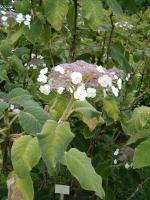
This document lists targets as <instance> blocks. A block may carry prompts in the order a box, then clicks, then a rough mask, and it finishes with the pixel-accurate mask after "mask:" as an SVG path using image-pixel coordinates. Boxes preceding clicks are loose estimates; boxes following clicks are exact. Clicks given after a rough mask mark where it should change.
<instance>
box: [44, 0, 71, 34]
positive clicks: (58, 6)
mask: <svg viewBox="0 0 150 200" xmlns="http://www.w3.org/2000/svg"><path fill="white" fill-rule="evenodd" d="M43 7H44V11H45V15H46V16H47V20H48V22H49V23H50V24H51V25H52V27H53V28H54V29H56V30H57V31H59V30H60V29H61V27H62V23H63V20H64V17H65V16H66V15H67V12H68V1H67V0H61V1H60V0H55V1H54V0H43Z"/></svg>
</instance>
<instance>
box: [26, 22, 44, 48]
mask: <svg viewBox="0 0 150 200" xmlns="http://www.w3.org/2000/svg"><path fill="white" fill-rule="evenodd" d="M42 30H43V25H42V23H41V21H40V20H36V21H34V22H33V23H32V24H31V27H30V29H29V28H28V27H24V36H25V37H26V39H27V40H29V41H30V42H31V43H32V44H34V43H36V42H38V41H39V39H40V37H41V34H42Z"/></svg>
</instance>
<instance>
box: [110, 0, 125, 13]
mask: <svg viewBox="0 0 150 200" xmlns="http://www.w3.org/2000/svg"><path fill="white" fill-rule="evenodd" d="M107 4H108V6H109V7H110V8H111V9H112V10H113V12H114V13H115V14H116V15H122V14H123V10H122V8H121V6H120V4H119V3H118V2H117V0H107Z"/></svg>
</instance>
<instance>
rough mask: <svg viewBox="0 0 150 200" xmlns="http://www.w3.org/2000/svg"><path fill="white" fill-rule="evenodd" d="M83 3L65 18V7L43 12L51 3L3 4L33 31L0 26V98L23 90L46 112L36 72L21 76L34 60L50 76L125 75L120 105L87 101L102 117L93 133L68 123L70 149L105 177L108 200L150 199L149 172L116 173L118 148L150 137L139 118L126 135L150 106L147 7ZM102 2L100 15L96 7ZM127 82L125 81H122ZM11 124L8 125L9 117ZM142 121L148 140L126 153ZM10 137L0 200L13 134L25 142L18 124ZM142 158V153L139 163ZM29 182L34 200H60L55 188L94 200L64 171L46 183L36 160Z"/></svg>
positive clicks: (73, 3) (1, 163)
mask: <svg viewBox="0 0 150 200" xmlns="http://www.w3.org/2000/svg"><path fill="white" fill-rule="evenodd" d="M57 1H59V0H57ZM43 2H45V4H44V3H43ZM63 2H65V1H64V0H63V1H62V6H64V5H63ZM82 2H83V1H82V0H68V3H69V7H68V8H66V11H64V10H65V8H64V9H62V7H59V8H57V9H56V10H55V9H54V8H52V7H51V6H49V7H48V5H49V4H48V0H45V1H44V0H43V1H42V0H31V1H30V0H20V1H17V0H15V1H14V3H13V4H12V3H11V1H10V0H1V1H0V5H1V7H0V10H4V9H5V10H6V11H10V9H11V8H10V6H11V5H13V9H14V12H16V13H23V14H24V15H25V14H30V15H31V16H32V21H31V27H30V29H29V28H28V27H26V26H24V25H18V24H15V23H14V22H12V24H10V26H9V27H8V28H7V29H5V27H4V26H3V25H2V24H1V26H0V98H1V99H7V98H8V96H9V94H10V92H11V91H12V90H13V89H14V88H17V87H21V88H23V89H25V90H27V91H28V92H29V93H30V94H31V95H32V96H33V99H34V100H33V101H34V102H33V105H34V103H35V102H37V103H38V104H39V105H40V106H41V107H42V108H45V105H48V106H49V107H50V106H51V104H52V102H53V99H54V98H53V96H51V95H50V96H45V95H42V94H41V93H40V92H39V84H38V83H37V76H38V74H39V69H37V70H32V69H31V70H26V68H25V66H24V65H25V64H26V63H28V62H30V60H31V54H32V53H35V54H36V55H42V56H43V57H44V62H45V63H46V64H47V66H48V68H49V70H51V68H52V67H54V66H56V65H58V64H61V63H66V62H73V61H76V60H84V61H86V62H88V63H96V64H97V65H102V66H104V67H106V68H107V69H110V68H113V67H116V68H119V69H122V70H123V71H124V73H125V75H124V86H123V87H122V90H121V92H120V95H119V97H115V98H114V97H113V100H112V99H111V100H110V104H111V105H110V104H108V105H107V106H108V107H107V106H106V107H107V108H108V109H105V108H104V107H103V105H104V102H103V101H104V100H103V98H102V97H101V95H99V96H97V97H96V98H95V99H94V100H91V101H89V102H90V103H91V104H92V105H93V106H94V107H95V108H96V109H97V110H98V111H100V112H101V113H102V117H103V119H104V123H99V124H97V126H96V128H95V129H94V130H92V131H90V130H89V127H88V126H87V125H86V124H85V123H84V122H83V121H82V119H81V118H80V119H81V120H79V118H78V116H77V114H72V115H71V117H70V118H69V122H70V126H71V130H72V132H73V133H74V134H75V138H74V139H73V140H72V142H71V143H70V145H69V147H68V149H69V148H71V147H74V148H77V149H79V150H80V151H82V152H86V154H87V155H88V156H89V157H90V158H91V160H92V165H93V166H94V168H95V170H96V172H97V173H98V174H100V175H101V176H102V179H103V188H104V190H105V195H106V197H105V199H106V200H125V199H126V200H130V199H132V200H147V199H149V195H150V167H149V166H147V167H144V168H140V169H133V168H129V169H126V168H125V167H124V165H125V163H124V162H121V163H120V164H118V165H114V163H113V162H114V159H115V156H114V155H113V153H114V151H115V150H116V148H119V149H121V148H122V147H125V146H130V147H131V148H133V149H135V148H136V147H137V146H138V145H139V144H140V143H141V142H143V141H145V140H146V139H147V138H149V136H150V123H149V122H150V119H149V116H148V117H146V118H144V117H142V118H140V117H141V116H140V114H141V113H140V112H139V113H138V114H137V118H136V120H137V121H136V120H135V124H134V126H132V127H131V130H130V132H131V133H130V134H128V133H127V132H128V131H126V130H125V128H123V125H124V124H123V120H125V121H128V120H129V119H131V116H132V113H133V111H134V109H135V108H138V107H140V106H145V107H147V108H149V106H150V1H149V0H133V1H130V0H118V1H115V0H113V1H111V0H109V1H103V0H102V1H100V0H94V1H93V2H95V7H94V6H93V8H92V7H91V6H92V5H91V4H90V3H91V1H90V0H86V1H84V2H86V3H85V4H86V5H84V6H83V5H82ZM97 2H98V3H97ZM100 2H101V4H102V7H101V8H100V7H97V5H100V4H99V3H100ZM64 4H65V3H64ZM45 5H46V6H45ZM64 7H65V6H64ZM92 9H93V10H92ZM63 12H64V13H63ZM88 14H89V16H88ZM60 15H61V16H60ZM62 15H64V16H63V17H62ZM59 17H60V18H61V17H62V20H61V19H60V18H59ZM124 21H127V22H128V23H129V24H131V25H133V28H132V29H128V28H127V29H125V28H119V27H115V26H114V24H115V23H116V22H124ZM12 50H13V51H12ZM128 74H130V79H129V81H125V77H126V76H127V75H128ZM66 99H67V98H66V96H65V95H64V96H61V97H60V99H59V100H60V101H59V102H58V104H56V106H55V107H54V108H53V110H52V113H50V115H52V116H55V117H56V118H57V116H59V115H60V113H61V112H62V111H63V107H65V105H66V102H67V100H66ZM22 100H23V99H22ZM111 101H112V102H111ZM8 103H9V104H10V103H11V102H8ZM0 109H1V108H0ZM107 111H108V112H107ZM141 112H143V111H141ZM114 116H117V119H116V118H115V117H114ZM143 116H145V115H143ZM9 117H10V119H12V116H11V115H9ZM122 119H123V120H122ZM142 120H145V121H144V123H145V124H146V125H145V126H144V127H142V128H143V129H141V130H140V131H141V132H140V134H142V133H143V134H144V131H145V130H146V131H147V132H148V133H149V135H148V134H147V136H146V137H145V136H143V137H139V138H137V140H135V142H133V143H131V144H129V145H128V144H127V142H128V140H129V138H132V137H133V136H134V133H135V132H136V131H135V129H136V130H137V129H138V125H139V124H140V122H141V121H142ZM142 122H143V121H142ZM0 127H1V129H0V130H2V129H3V128H4V127H5V122H4V119H3V112H0ZM134 131H135V132H134ZM11 133H12V137H11V136H10V138H9V139H8V138H6V137H5V132H3V131H0V146H1V150H0V171H1V172H0V199H1V200H5V199H6V198H7V192H8V191H7V185H6V180H7V177H8V174H9V173H10V172H11V171H12V169H13V167H12V163H11V156H10V150H11V147H12V143H13V141H14V140H13V139H14V138H17V136H16V135H17V134H20V133H21V134H22V133H23V134H28V133H27V131H26V130H24V127H22V126H21V125H20V124H19V122H18V119H16V120H15V122H14V123H13V124H12V126H11ZM132 133H133V135H132ZM149 148H150V147H149ZM146 155H147V154H146V152H145V151H144V150H143V156H146ZM149 164H150V163H149ZM77 167H78V166H77ZM31 177H32V180H33V183H34V191H35V199H36V200H48V199H58V196H57V195H55V194H54V186H55V184H56V183H59V184H66V185H70V186H71V194H70V196H65V199H69V200H72V199H74V200H75V199H80V200H87V199H89V200H90V199H91V200H94V199H99V198H98V197H96V195H95V194H94V193H93V192H88V191H86V190H83V189H82V188H81V187H80V185H79V183H78V182H77V180H76V179H75V178H73V177H72V175H71V174H70V172H69V171H68V170H67V169H66V167H64V166H62V165H61V166H59V168H58V170H57V173H56V174H55V175H53V176H49V175H48V171H47V168H46V166H45V164H44V163H43V162H42V160H40V162H39V163H38V165H36V166H35V167H34V168H33V169H32V171H31ZM25 200H27V199H25Z"/></svg>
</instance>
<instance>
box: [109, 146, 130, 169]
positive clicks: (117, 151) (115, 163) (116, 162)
mask: <svg viewBox="0 0 150 200" xmlns="http://www.w3.org/2000/svg"><path fill="white" fill-rule="evenodd" d="M119 153H120V150H119V149H118V148H117V149H116V150H115V152H114V156H118V155H119ZM113 163H114V165H117V164H118V160H117V159H114V161H113ZM132 165H133V163H131V164H129V163H128V162H125V163H124V167H125V168H126V169H129V168H130V167H132Z"/></svg>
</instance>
